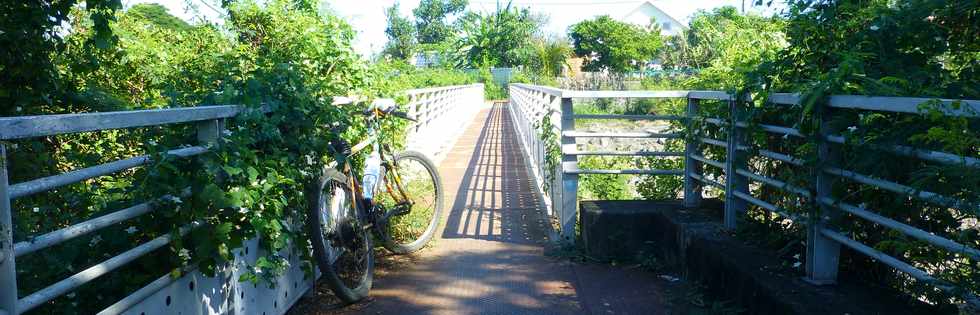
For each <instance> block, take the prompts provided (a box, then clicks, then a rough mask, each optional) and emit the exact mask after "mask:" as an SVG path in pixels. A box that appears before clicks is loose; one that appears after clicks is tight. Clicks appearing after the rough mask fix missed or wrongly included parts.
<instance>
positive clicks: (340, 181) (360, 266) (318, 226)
mask: <svg viewBox="0 0 980 315" xmlns="http://www.w3.org/2000/svg"><path fill="white" fill-rule="evenodd" d="M334 103H335V104H343V103H344V101H341V102H337V101H335V102H334ZM363 115H364V116H365V121H366V122H367V125H368V130H367V134H368V135H367V139H365V140H363V141H361V142H360V143H357V144H356V145H354V146H350V145H349V143H347V142H345V141H335V142H334V143H333V147H334V150H335V151H336V152H337V153H338V154H337V156H339V157H338V158H337V161H336V163H334V164H332V165H329V166H328V167H326V168H325V169H324V171H323V173H322V174H321V175H320V176H319V178H318V180H317V181H316V182H314V183H313V185H311V187H310V188H309V190H310V191H309V192H308V194H307V199H308V201H309V203H310V204H309V206H308V207H307V208H308V211H309V213H308V215H307V226H308V229H309V232H310V241H311V243H312V245H313V255H314V260H316V263H317V266H318V267H319V268H320V272H321V273H322V275H323V277H324V278H325V282H326V283H327V284H328V286H330V289H331V290H333V292H334V294H336V295H337V297H339V298H340V299H341V300H343V301H344V302H347V303H354V302H357V301H359V300H361V299H363V298H364V297H366V296H367V294H368V291H370V289H371V283H372V280H373V278H374V245H373V241H374V238H373V237H372V236H376V238H377V239H378V240H380V241H381V243H382V245H383V246H384V247H385V248H386V249H387V250H389V251H391V252H393V253H396V254H407V253H412V252H415V251H417V250H419V249H421V248H422V247H423V246H425V244H426V243H428V242H429V240H431V239H432V237H433V235H434V234H435V232H436V229H437V227H438V225H439V221H440V218H441V216H442V211H443V188H442V179H441V178H440V177H439V172H438V171H437V169H436V167H435V164H434V163H432V161H431V160H430V159H429V158H427V157H426V156H425V155H423V154H422V153H419V152H414V151H403V152H399V153H395V154H393V153H392V149H391V147H390V146H389V145H387V144H384V143H383V142H382V141H380V140H381V139H384V138H383V137H384V135H383V134H381V131H382V129H381V122H382V121H383V120H384V119H386V118H388V117H396V118H401V119H408V120H413V121H414V119H412V118H410V117H408V115H407V114H406V113H404V112H400V111H398V110H397V106H396V105H395V102H394V101H393V100H390V99H379V100H375V101H374V102H373V103H372V104H371V106H369V108H368V109H367V110H364V111H363ZM365 149H371V152H370V153H369V154H368V157H367V159H366V160H365V162H364V167H363V169H362V170H360V172H355V171H354V169H353V167H352V165H351V160H350V157H352V156H355V155H356V154H358V153H359V152H361V151H363V150H365ZM372 232H373V233H372ZM372 234H373V235H372Z"/></svg>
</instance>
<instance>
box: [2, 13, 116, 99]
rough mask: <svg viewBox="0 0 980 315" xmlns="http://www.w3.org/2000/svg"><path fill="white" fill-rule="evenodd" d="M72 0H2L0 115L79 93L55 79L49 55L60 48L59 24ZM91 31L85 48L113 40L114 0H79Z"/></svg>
mask: <svg viewBox="0 0 980 315" xmlns="http://www.w3.org/2000/svg"><path fill="white" fill-rule="evenodd" d="M77 3H79V1H77V0H64V1H53V2H47V1H8V2H5V3H4V4H2V5H0V72H2V73H3V75H2V76H0V104H3V105H0V114H3V115H4V116H9V115H23V114H25V113H32V112H40V111H42V110H43V108H45V107H47V108H50V107H51V106H57V104H61V103H65V102H70V101H71V99H72V98H75V97H79V96H80V95H78V93H76V91H75V90H74V86H66V85H62V84H59V76H60V75H59V73H58V71H57V69H56V68H55V64H54V63H53V62H52V61H51V55H52V54H54V53H56V52H58V51H59V50H61V49H63V48H64V47H65V43H64V41H63V36H64V34H65V32H64V29H63V24H64V23H66V22H68V21H69V14H70V13H71V12H72V8H74V7H75V5H76V4H77ZM85 7H86V9H85V14H86V15H87V16H88V17H89V18H90V22H89V23H90V26H89V28H90V29H92V30H94V32H93V34H94V35H95V36H92V37H90V38H89V41H88V42H87V43H86V45H87V46H86V49H87V50H92V49H105V48H108V47H110V46H111V45H112V44H113V43H114V42H115V40H116V38H115V37H114V36H113V35H112V32H111V31H110V29H109V23H110V22H112V21H113V20H114V19H115V15H114V12H115V11H116V10H118V9H120V8H121V7H122V4H121V2H120V1H119V0H94V1H85Z"/></svg>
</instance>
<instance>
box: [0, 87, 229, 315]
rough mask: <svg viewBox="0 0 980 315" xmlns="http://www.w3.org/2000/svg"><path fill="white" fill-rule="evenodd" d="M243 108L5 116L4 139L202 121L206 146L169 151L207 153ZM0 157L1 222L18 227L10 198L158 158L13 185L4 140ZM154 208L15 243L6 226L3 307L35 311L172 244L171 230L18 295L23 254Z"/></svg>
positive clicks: (0, 270)
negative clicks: (18, 269)
mask: <svg viewBox="0 0 980 315" xmlns="http://www.w3.org/2000/svg"><path fill="white" fill-rule="evenodd" d="M243 109H244V107H240V106H232V105H223V106H199V107H188V108H174V109H158V110H143V111H121V112H101V113H83V114H66V115H44V116H21V117H4V118H0V138H2V139H7V140H9V139H27V138H36V137H45V136H57V135H64V134H71V133H81V132H95V131H101V130H110V129H123V128H140V127H151V126H160V125H167V124H180V123H195V124H197V136H198V140H199V142H201V145H199V146H189V147H185V148H179V149H174V150H170V151H167V154H170V155H173V156H177V157H183V158H187V157H192V156H195V155H199V154H202V153H204V152H207V151H208V150H209V148H210V147H211V146H213V145H216V144H217V141H218V139H219V137H220V136H221V130H222V128H223V125H224V119H227V118H231V117H234V116H235V115H238V114H239V113H240V112H242V110H243ZM0 158H2V159H3V161H4V165H2V167H0V194H2V196H0V198H2V200H0V220H2V222H0V223H2V225H3V226H5V227H12V222H11V208H10V201H11V200H12V199H15V198H20V197H24V196H28V195H32V194H37V193H42V192H45V191H50V190H53V189H55V188H58V187H62V186H65V185H70V184H74V183H79V182H81V181H84V180H86V179H90V178H95V177H99V176H104V175H110V174H112V173H116V172H120V171H124V170H127V169H132V168H135V167H138V166H142V165H146V164H149V163H151V161H152V159H151V157H150V156H146V155H144V156H137V157H132V158H127V159H121V160H116V161H112V162H108V163H104V164H100V165H96V166H91V167H86V168H81V169H77V170H74V171H69V172H66V173H62V174H58V175H52V176H48V177H43V178H37V179H33V180H29V181H26V182H22V183H17V184H13V185H10V184H9V182H8V177H7V173H6V172H7V163H6V147H5V145H4V144H0ZM154 210H155V209H154V206H153V203H152V202H144V203H140V204H137V205H134V206H131V207H128V208H125V209H122V210H117V211H114V212H111V213H109V214H106V215H102V216H99V217H96V218H92V219H89V220H86V221H84V222H81V223H77V224H74V225H71V226H68V227H64V228H61V229H58V230H55V231H51V232H48V233H45V234H43V235H39V236H34V237H29V238H28V240H26V241H21V242H17V243H16V244H14V243H13V234H12V230H13V229H12V228H4V229H2V230H3V233H4V235H3V239H2V241H0V242H2V244H3V245H2V249H3V251H4V256H5V257H6V259H4V260H3V261H2V263H0V264H2V265H0V279H2V281H0V283H3V285H2V288H0V307H2V308H3V309H5V310H6V311H8V312H9V313H11V314H21V313H23V312H26V311H29V310H32V309H34V308H37V307H38V306H40V305H41V304H43V303H45V302H48V301H51V300H52V299H54V298H57V297H59V296H61V295H64V294H66V293H68V292H70V291H72V290H74V289H76V288H78V287H80V286H82V285H84V284H86V283H89V282H91V281H93V280H94V279H96V278H98V277H101V276H103V275H105V274H107V273H109V272H111V271H113V270H116V269H118V268H120V267H122V266H124V265H126V264H128V263H129V262H132V261H133V260H135V259H137V258H140V257H142V256H144V255H146V254H148V253H150V252H152V251H153V250H156V249H159V248H161V247H163V246H165V245H167V244H169V243H170V241H171V239H172V237H171V235H169V234H166V235H162V236H159V237H157V238H155V239H153V240H151V241H149V242H146V243H143V244H140V245H138V246H136V247H134V248H132V249H130V250H128V251H125V252H123V253H120V254H118V255H115V256H112V257H110V258H109V259H107V260H105V261H102V262H100V263H97V264H95V265H93V266H91V267H89V268H87V269H85V270H83V271H81V272H78V273H76V274H74V275H72V276H70V277H68V278H66V279H63V280H61V281H58V282H56V283H54V284H51V285H49V286H47V287H45V288H43V289H41V290H39V291H37V292H33V293H30V294H28V295H27V296H25V297H23V298H19V299H18V297H17V280H16V279H17V277H16V269H15V268H14V266H15V265H14V263H15V259H16V258H17V257H21V256H24V255H29V254H32V253H35V252H37V251H39V250H42V249H45V248H48V247H51V246H55V245H58V244H61V243H64V242H66V241H68V240H71V239H74V238H77V237H80V236H83V235H86V234H89V233H93V232H95V231H97V230H99V229H101V228H105V227H107V226H110V225H112V224H114V223H118V222H122V221H125V220H129V219H133V218H136V217H138V216H141V215H144V214H147V213H150V212H152V211H154ZM197 225H198V224H196V223H192V224H190V225H188V226H187V227H185V228H182V229H181V231H180V233H181V235H183V234H185V233H187V232H188V231H189V230H190V228H191V227H194V226H197Z"/></svg>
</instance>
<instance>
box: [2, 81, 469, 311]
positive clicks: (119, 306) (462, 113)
mask: <svg viewBox="0 0 980 315" xmlns="http://www.w3.org/2000/svg"><path fill="white" fill-rule="evenodd" d="M405 94H406V95H407V96H408V97H409V100H410V102H409V104H408V105H407V107H408V110H409V114H410V115H411V117H413V118H415V119H416V120H417V122H415V123H413V124H412V126H411V128H410V129H409V134H408V141H409V143H408V147H409V148H415V149H418V150H420V151H422V153H425V154H428V155H430V156H433V157H434V158H438V156H439V155H440V154H444V153H445V152H444V151H445V148H446V146H447V145H452V143H453V141H454V140H455V138H456V137H458V136H459V134H460V132H462V130H461V129H463V128H464V127H465V126H466V123H469V122H470V121H471V120H472V117H473V116H474V115H475V114H476V113H477V112H479V110H480V108H481V105H482V103H483V85H482V84H472V85H461V86H449V87H438V88H427V89H418V90H409V91H406V92H405ZM245 110H246V108H245V107H241V106H235V105H222V106H199V107H188V108H172V109H157V110H137V111H120V112H99V113H82V114H64V115H42V116H20V117H0V140H17V139H29V138H37V137H47V136H59V135H65V134H73V133H84V132H98V131H102V130H111V129H127V128H145V127H154V126H162V125H170V124H188V123H192V124H195V125H196V132H197V139H198V142H199V143H198V144H197V145H188V146H185V147H181V148H175V149H171V150H169V151H166V152H164V154H166V155H170V156H174V157H178V158H192V157H194V156H197V155H200V154H203V153H206V152H208V151H209V150H210V149H211V148H213V147H214V146H216V145H218V143H219V139H220V137H221V135H222V131H223V130H224V121H225V120H226V119H228V118H233V117H235V116H236V115H239V114H240V113H242V112H244V111H245ZM259 110H261V111H267V109H266V108H265V107H261V108H260V109H259ZM6 148H7V146H6V144H5V143H2V142H0V232H2V235H0V314H3V313H6V314H11V315H16V314H21V313H24V312H27V311H30V310H33V309H36V308H37V307H39V306H41V305H43V304H44V303H47V302H49V301H51V300H53V299H55V298H58V297H60V296H62V295H65V294H67V293H69V292H71V291H73V290H75V289H77V288H79V287H80V286H83V285H85V284H87V283H90V282H92V281H94V280H96V279H98V278H99V277H101V276H103V275H106V274H108V273H110V272H112V271H114V270H117V269H118V268H120V267H123V266H125V265H126V264H128V263H130V262H132V261H134V260H136V259H138V258H140V257H143V256H145V255H146V254H148V253H150V252H153V251H154V250H157V249H159V248H162V247H163V246H166V245H168V244H170V242H171V240H172V239H173V238H175V237H178V235H170V234H164V235H161V236H158V237H156V238H154V239H152V240H150V241H148V242H145V243H142V244H139V245H136V246H135V247H133V248H131V249H129V250H126V251H124V252H122V253H120V254H117V255H115V256H111V257H109V258H108V259H106V260H104V261H102V262H99V263H97V264H95V265H93V266H89V267H88V268H86V269H84V270H82V271H80V272H77V273H75V274H73V275H71V276H69V277H67V278H65V279H62V280H60V281H57V282H55V283H53V284H51V285H48V286H47V287H44V288H42V289H40V290H38V291H37V292H31V293H29V294H27V295H26V296H24V297H22V298H19V297H18V292H17V273H16V268H15V260H16V259H17V258H19V257H23V256H25V255H31V254H37V253H39V252H40V251H42V250H44V249H47V248H50V247H52V246H57V245H59V244H62V243H64V242H67V241H69V240H72V239H75V238H78V237H82V236H85V235H89V234H92V233H95V232H97V231H99V230H100V229H103V228H106V227H109V226H112V225H114V224H116V223H119V222H123V221H127V220H132V219H135V218H137V217H140V216H143V215H146V214H148V213H152V212H155V211H157V210H158V209H157V206H155V205H156V204H157V203H156V202H154V201H145V202H142V203H138V204H135V205H132V206H129V207H126V208H124V209H120V210H116V211H112V212H109V213H108V214H103V215H100V216H97V217H94V218H88V219H86V220H84V221H82V222H79V223H75V224H72V225H69V226H67V227H63V228H60V229H57V230H54V231H49V232H46V233H43V234H41V235H34V236H30V237H27V239H26V240H23V241H19V242H16V243H14V242H13V232H12V231H13V228H12V227H13V223H12V213H11V212H12V211H11V204H10V203H11V200H14V199H16V198H23V197H27V196H30V195H34V194H39V193H44V192H47V191H51V190H54V189H57V188H59V187H63V186H66V185H71V184H75V183H79V182H83V181H85V180H88V179H92V178H97V177H100V176H106V175H112V174H114V173H118V172H122V171H125V170H129V169H133V168H136V167H140V166H144V165H148V164H151V163H153V157H152V156H150V155H141V156H135V157H130V158H124V159H119V160H115V161H111V162H108V163H103V164H99V165H94V166H89V167H84V168H79V169H75V170H72V171H68V172H65V173H61V174H56V175H51V176H47V177H41V178H35V179H32V180H28V181H24V182H21V183H15V184H10V183H9V182H8V174H7V166H8V161H7V160H6V157H7V151H6ZM189 193H190V192H189V191H185V193H184V195H181V196H163V197H161V198H163V199H174V198H179V197H186V196H188V194H189ZM198 227H202V228H207V227H205V226H203V225H202V224H199V223H196V222H191V223H189V224H187V225H186V226H185V227H183V228H181V229H179V232H178V234H179V235H184V234H186V233H187V232H189V231H190V230H191V229H194V228H198ZM250 242H252V243H255V242H254V241H250ZM253 245H254V244H253ZM245 246H246V249H245V250H244V251H243V252H242V251H240V250H236V251H239V252H240V253H239V254H236V255H235V259H236V262H237V261H238V260H239V259H240V258H239V256H246V254H248V250H247V246H250V245H245ZM253 247H254V246H253ZM285 254H286V255H291V254H288V253H285ZM255 255H256V253H255V252H254V251H253V252H252V254H251V256H249V257H252V258H251V259H252V261H254V259H255V258H256V256H255ZM107 257H108V256H107ZM291 257H292V258H291V259H290V260H294V258H296V257H294V255H291ZM295 265H296V266H294V267H290V268H289V270H287V273H288V274H285V275H282V276H280V277H279V278H277V279H279V280H276V281H278V282H283V281H289V282H292V283H290V284H291V285H288V284H287V285H283V286H282V287H281V288H276V287H275V286H271V287H269V288H266V290H271V291H270V293H271V294H272V295H273V296H280V295H282V293H280V292H278V291H276V290H279V291H283V290H288V289H290V288H292V289H295V290H300V292H293V294H294V296H293V297H292V298H288V291H286V292H287V293H286V295H285V296H283V297H282V298H278V297H275V298H273V299H271V300H269V301H268V303H267V302H264V300H262V299H260V301H258V302H255V301H256V299H254V298H253V299H250V300H247V301H246V300H245V299H244V296H245V295H244V293H243V292H238V291H242V290H244V289H241V288H239V286H238V285H237V284H235V283H234V282H237V281H238V280H237V279H238V277H234V279H233V280H227V283H225V282H224V280H221V281H219V280H218V279H212V280H209V281H210V282H213V283H212V285H213V286H215V287H214V288H213V289H214V290H213V292H208V293H205V292H202V294H205V295H201V296H193V295H191V296H187V295H186V294H185V295H183V297H185V298H194V299H211V298H215V297H213V296H207V295H219V293H220V292H219V291H221V292H224V293H221V294H225V293H228V292H227V291H228V290H232V291H235V292H238V293H235V292H232V294H231V295H234V296H233V299H232V301H231V302H234V303H232V304H229V305H227V306H225V307H223V308H219V309H214V310H212V311H213V312H217V313H229V312H234V313H251V312H252V311H255V310H259V309H267V310H273V309H275V312H277V313H279V314H281V313H283V312H285V310H287V309H288V305H286V304H285V303H287V302H288V303H290V304H291V303H292V302H295V300H296V298H298V296H300V295H301V294H302V291H304V290H306V289H308V288H309V287H310V284H309V283H304V287H302V288H300V287H299V280H301V279H302V277H303V271H302V270H301V269H300V268H299V267H298V266H299V265H300V264H298V263H296V264H295ZM162 273H168V272H166V271H162ZM235 273H238V271H235ZM196 277H198V275H195V276H193V279H192V278H188V279H184V278H181V279H172V278H171V277H170V276H169V273H168V275H164V276H162V277H161V278H160V279H158V280H157V281H153V282H152V283H150V284H148V285H147V286H145V287H143V288H142V289H140V290H137V291H136V292H133V293H132V294H131V295H130V296H128V297H126V298H124V299H123V300H121V301H119V302H118V303H116V304H114V305H112V306H110V307H109V308H107V309H105V310H103V311H102V312H101V313H100V314H119V313H123V312H127V311H129V310H130V309H131V308H132V307H134V306H136V305H145V307H148V308H150V307H152V306H153V305H156V303H159V302H157V301H146V299H148V298H150V297H152V296H156V295H158V294H159V292H158V291H160V290H164V289H166V288H168V287H170V286H173V285H175V284H176V283H180V282H189V283H190V284H191V285H193V283H194V281H196V280H195V279H197V278H196ZM197 280H200V279H197ZM277 285H279V284H277ZM203 289H204V288H202V290H203ZM252 294H259V293H252ZM238 295H241V297H238ZM170 298H171V296H170V295H167V301H168V302H167V304H166V305H167V306H168V307H169V306H170V302H169V301H170ZM174 298H176V297H174ZM226 298H227V297H226ZM267 300H268V299H267ZM280 300H282V301H281V303H282V304H279V303H280ZM161 301H162V300H161ZM249 301H251V302H249ZM147 303H148V304H147ZM195 303H197V304H203V303H210V302H208V301H196V302H195ZM235 303H237V304H235ZM243 303H258V304H259V305H258V306H253V307H250V308H246V307H245V305H244V304H243ZM264 304H269V305H264ZM278 305H282V307H278ZM172 309H173V308H172ZM185 309H193V307H185ZM246 309H250V310H251V311H246ZM198 310H199V309H198ZM260 313H263V312H260Z"/></svg>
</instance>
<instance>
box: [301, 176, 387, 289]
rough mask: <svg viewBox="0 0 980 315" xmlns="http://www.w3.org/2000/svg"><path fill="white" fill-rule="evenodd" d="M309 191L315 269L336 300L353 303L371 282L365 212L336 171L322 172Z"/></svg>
mask: <svg viewBox="0 0 980 315" xmlns="http://www.w3.org/2000/svg"><path fill="white" fill-rule="evenodd" d="M313 188H314V189H311V191H310V194H309V195H308V196H309V197H308V198H309V202H310V205H309V207H307V208H308V209H309V213H308V215H307V226H308V228H309V231H310V242H311V243H312V244H313V255H314V258H315V260H316V262H317V267H319V268H320V272H321V273H323V277H324V279H325V280H326V281H325V282H326V283H327V285H328V286H330V289H331V290H332V291H333V292H334V294H336V295H337V297H339V298H340V299H341V300H343V301H344V302H346V303H354V302H357V301H359V300H361V299H363V298H364V297H366V296H367V295H368V292H369V291H370V290H371V282H372V281H373V279H374V247H373V245H372V244H371V233H370V231H368V229H367V228H365V227H364V224H365V222H366V221H365V220H364V218H365V212H364V210H363V209H361V207H360V206H358V205H357V203H356V198H355V197H354V194H352V193H351V192H352V190H351V189H350V185H349V184H348V181H347V177H346V176H344V175H343V174H341V173H340V172H337V171H335V170H332V169H331V170H326V171H324V174H323V176H322V177H321V178H320V180H319V182H318V185H317V186H316V187H313Z"/></svg>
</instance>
